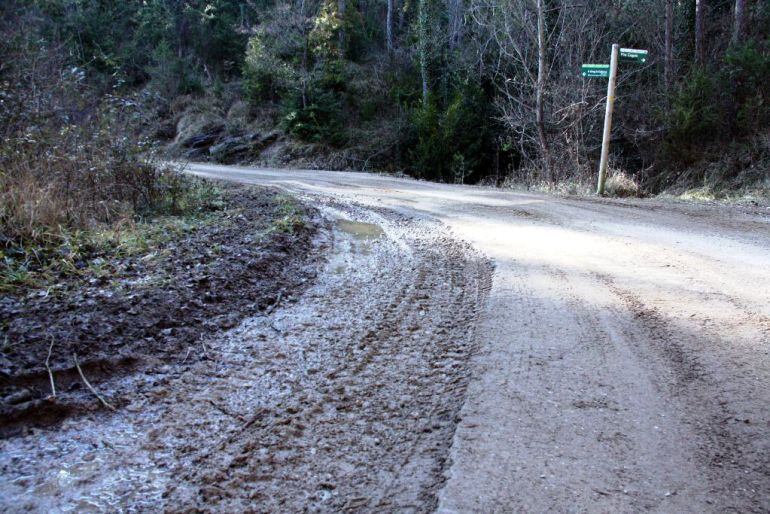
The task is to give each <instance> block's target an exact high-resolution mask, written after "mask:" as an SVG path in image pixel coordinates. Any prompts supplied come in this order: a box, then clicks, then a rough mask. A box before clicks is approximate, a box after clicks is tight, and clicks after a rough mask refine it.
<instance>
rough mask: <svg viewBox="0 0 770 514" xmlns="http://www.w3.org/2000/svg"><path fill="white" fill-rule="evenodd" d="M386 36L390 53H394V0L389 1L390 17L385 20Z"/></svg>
mask: <svg viewBox="0 0 770 514" xmlns="http://www.w3.org/2000/svg"><path fill="white" fill-rule="evenodd" d="M385 36H386V40H387V46H388V53H393V0H388V15H387V17H386V18H385Z"/></svg>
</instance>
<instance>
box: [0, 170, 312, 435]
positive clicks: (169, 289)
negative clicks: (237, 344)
mask: <svg viewBox="0 0 770 514" xmlns="http://www.w3.org/2000/svg"><path fill="white" fill-rule="evenodd" d="M223 185H225V186H226V184H224V183H223ZM221 194H222V199H221V205H219V207H218V210H217V212H216V213H212V214H211V215H206V216H204V217H202V218H200V219H198V218H195V219H190V220H189V222H188V221H187V220H185V224H184V225H182V228H181V229H178V233H174V234H173V235H167V236H166V238H165V239H164V240H162V241H159V242H158V243H157V244H155V245H153V246H150V248H148V249H147V250H146V251H142V252H137V253H136V254H133V255H130V256H120V255H119V256H117V257H107V258H103V256H100V255H98V254H97V255H92V256H90V258H89V259H88V260H85V258H84V260H83V261H79V262H78V263H77V264H78V265H79V266H81V267H82V268H83V270H82V272H81V273H80V274H79V275H74V276H67V277H63V278H61V279H60V280H58V281H57V282H56V283H55V284H53V285H52V287H48V288H46V289H42V290H33V291H31V292H29V293H28V294H25V295H23V296H18V295H17V296H12V295H3V296H2V297H0V340H1V341H3V346H2V351H1V352H0V436H6V437H7V436H12V435H18V434H20V433H24V432H25V431H27V430H29V429H31V428H36V427H37V428H39V427H42V426H55V425H56V424H57V423H59V422H61V421H62V420H63V419H66V418H68V417H77V416H79V415H81V414H83V413H85V412H89V411H92V410H94V409H98V408H99V403H98V402H96V403H95V402H94V398H95V397H94V394H93V393H92V392H91V391H89V390H88V388H87V387H86V386H85V385H84V382H83V380H82V378H81V376H80V375H81V373H82V374H83V375H84V376H85V377H86V379H87V380H89V383H90V382H94V383H97V384H100V383H102V382H104V381H105V380H107V381H111V382H110V383H111V384H112V385H106V386H102V387H105V388H106V389H108V390H107V391H106V392H105V394H106V395H107V398H108V399H107V398H105V402H106V403H107V404H108V405H110V406H111V407H114V408H116V409H118V408H120V407H121V406H122V405H123V404H124V403H125V402H127V401H129V398H130V395H131V394H132V391H131V390H130V389H122V386H121V385H120V384H119V381H120V379H121V378H122V377H125V376H128V375H132V374H134V373H136V372H138V371H141V370H142V369H144V368H148V367H149V368H153V367H157V366H160V365H163V364H165V363H177V362H179V360H180V358H186V360H187V361H194V360H196V359H197V358H198V357H199V355H200V347H201V342H200V341H201V339H202V338H204V337H207V336H210V335H211V334H214V333H217V332H221V331H222V330H225V329H229V328H232V327H234V326H236V325H237V324H238V323H239V322H240V321H241V320H242V319H243V318H244V317H245V316H247V315H249V314H253V313H255V312H261V311H265V310H266V309H269V308H270V307H271V306H272V305H274V304H275V303H276V301H277V300H278V296H279V295H282V296H287V295H290V294H293V293H298V292H300V291H301V290H302V289H303V288H304V287H306V285H307V284H308V283H309V282H310V281H311V280H312V279H313V278H314V276H315V273H316V271H317V266H318V255H319V253H320V251H321V249H320V248H318V244H317V243H316V235H317V233H318V230H319V229H320V228H321V227H322V226H323V223H324V222H323V220H322V219H321V218H320V217H319V214H318V212H317V211H315V210H314V209H312V208H305V207H303V206H302V205H300V204H296V203H294V202H293V200H292V199H291V198H289V197H288V196H286V195H285V194H281V193H280V192H279V191H277V190H270V189H266V188H254V187H243V186H228V187H225V188H224V189H223V190H222V192H221ZM76 357H77V359H78V361H77V363H76V362H75V358H76ZM78 366H79V367H80V370H78ZM92 385H93V384H92ZM103 391H104V389H103Z"/></svg>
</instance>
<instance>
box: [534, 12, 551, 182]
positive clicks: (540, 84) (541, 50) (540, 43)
mask: <svg viewBox="0 0 770 514" xmlns="http://www.w3.org/2000/svg"><path fill="white" fill-rule="evenodd" d="M543 2H544V0H537V86H536V90H535V120H536V123H537V136H538V139H539V141H540V153H541V154H542V155H541V157H542V159H543V171H544V172H545V177H546V180H549V181H550V180H551V166H550V159H549V155H548V140H547V139H546V134H545V117H544V115H543V96H544V94H545V73H546V70H545V68H546V62H545V12H544V8H543Z"/></svg>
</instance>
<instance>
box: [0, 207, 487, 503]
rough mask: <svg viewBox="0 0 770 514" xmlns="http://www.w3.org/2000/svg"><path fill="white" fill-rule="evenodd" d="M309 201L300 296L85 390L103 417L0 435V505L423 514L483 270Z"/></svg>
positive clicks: (368, 214) (400, 219)
mask: <svg viewBox="0 0 770 514" xmlns="http://www.w3.org/2000/svg"><path fill="white" fill-rule="evenodd" d="M313 208H314V209H317V210H318V211H319V212H320V213H321V216H322V217H323V220H324V223H322V224H321V226H323V227H325V228H323V229H322V230H320V232H319V233H318V234H316V239H315V241H314V244H315V245H316V246H317V247H318V248H322V249H323V251H322V252H321V255H322V256H323V261H322V262H321V263H320V265H319V267H318V269H317V276H316V278H315V279H313V280H312V281H311V282H310V284H309V286H308V287H307V289H306V290H304V291H303V292H295V293H291V292H289V293H287V294H286V295H283V296H278V297H277V298H276V299H275V301H274V302H273V304H271V306H269V307H268V308H266V309H263V310H259V309H257V310H255V311H254V313H253V316H251V317H249V318H247V319H245V320H244V321H242V322H241V323H239V324H238V325H237V326H236V327H234V328H232V329H231V330H229V331H227V332H225V333H224V334H219V335H215V336H213V337H206V338H203V339H200V341H198V342H197V343H196V345H195V346H194V347H193V348H192V350H191V353H190V354H187V352H186V351H182V352H180V353H179V354H178V356H177V359H176V361H163V362H159V363H158V364H157V365H156V366H150V367H145V368H144V369H143V370H142V371H141V372H137V373H133V374H131V375H129V376H126V377H124V378H122V379H121V380H120V381H118V383H117V384H115V383H111V382H109V381H102V382H100V383H99V385H98V386H99V388H100V390H101V391H102V392H104V393H105V394H107V395H109V394H112V391H113V389H117V388H119V389H120V390H121V391H130V394H128V395H126V400H125V402H124V403H123V404H122V405H121V408H120V409H119V410H118V411H117V412H116V413H108V412H106V411H105V410H104V409H101V410H95V411H93V412H87V413H84V414H82V415H80V416H78V417H70V418H68V419H65V420H64V421H63V422H62V423H61V424H60V425H59V426H57V427H56V428H47V429H32V430H27V431H26V432H25V433H24V434H23V435H17V436H15V437H10V438H6V439H4V440H3V441H2V442H0V450H1V451H0V471H1V473H2V480H1V481H0V505H2V510H5V511H19V512H21V511H28V510H33V511H40V512H47V511H51V510H58V511H103V512H115V511H162V510H166V511H208V512H243V511H248V512H300V511H323V512H339V511H354V512H375V511H420V512H426V511H431V510H434V509H435V507H436V505H437V502H438V492H439V490H440V488H441V487H442V486H443V484H444V481H445V476H446V475H445V471H446V466H447V465H448V461H447V457H448V454H449V447H450V445H451V442H452V439H453V435H454V431H455V429H456V426H457V422H458V420H459V418H458V413H459V410H460V408H461V406H462V402H463V399H464V395H465V390H466V388H467V385H468V383H469V380H470V374H469V363H470V358H471V356H472V354H473V352H474V349H475V338H474V336H473V333H474V330H475V327H476V322H477V319H478V314H479V311H480V309H481V305H482V304H483V300H484V298H485V296H486V293H487V292H488V288H489V279H490V274H491V269H490V265H489V263H488V261H486V260H485V259H483V258H482V257H481V256H480V255H479V254H478V253H476V252H474V251H472V250H471V249H470V248H469V246H468V245H467V244H463V243H458V242H457V240H456V238H454V237H453V236H452V235H451V233H450V232H449V231H448V230H447V229H446V228H445V227H444V226H442V225H441V224H440V223H437V222H431V221H427V220H424V219H414V218H412V217H409V216H403V215H399V214H395V213H393V212H392V211H389V210H382V209H376V208H363V207H356V206H355V205H352V204H350V203H349V202H344V203H338V202H335V201H333V200H327V199H323V198H314V200H313ZM193 357H194V358H193ZM92 400H93V399H92ZM93 401H94V403H96V401H95V400H93Z"/></svg>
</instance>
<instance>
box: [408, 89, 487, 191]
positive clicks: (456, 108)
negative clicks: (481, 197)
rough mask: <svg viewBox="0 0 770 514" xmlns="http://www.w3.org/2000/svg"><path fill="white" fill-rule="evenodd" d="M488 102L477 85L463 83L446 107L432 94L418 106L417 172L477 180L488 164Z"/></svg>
mask: <svg viewBox="0 0 770 514" xmlns="http://www.w3.org/2000/svg"><path fill="white" fill-rule="evenodd" d="M489 111H490V109H489V103H488V101H487V99H486V98H485V97H484V93H483V91H482V89H481V87H479V86H478V85H476V84H473V83H465V84H461V85H460V86H459V87H458V88H457V90H456V91H455V93H454V95H453V97H452V99H451V101H450V102H449V105H448V106H447V107H446V108H445V109H441V108H439V106H438V101H437V100H436V98H435V97H431V98H430V99H429V102H428V104H427V105H425V106H422V105H421V106H419V107H417V108H416V109H415V111H414V115H413V123H414V126H415V131H416V134H417V142H416V145H415V147H414V150H413V151H412V159H413V162H414V169H415V174H416V175H417V176H419V177H422V178H426V179H429V180H441V181H450V182H457V183H464V182H466V181H469V180H470V181H474V180H478V179H479V178H480V177H481V176H483V175H484V174H485V169H486V167H487V166H488V165H489V164H490V163H489V157H488V156H489V155H490V153H491V151H490V150H491V148H490V147H491V146H492V145H491V141H492V130H491V129H492V125H491V123H490V120H491V115H490V114H491V113H490V112H489Z"/></svg>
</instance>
